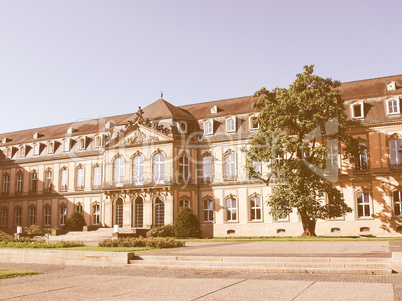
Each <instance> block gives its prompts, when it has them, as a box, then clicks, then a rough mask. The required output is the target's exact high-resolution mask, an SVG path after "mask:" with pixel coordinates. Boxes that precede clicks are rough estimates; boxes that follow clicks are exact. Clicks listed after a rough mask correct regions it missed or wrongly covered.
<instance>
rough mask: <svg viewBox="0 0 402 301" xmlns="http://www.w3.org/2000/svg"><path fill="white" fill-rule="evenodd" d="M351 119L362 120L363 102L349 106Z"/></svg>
mask: <svg viewBox="0 0 402 301" xmlns="http://www.w3.org/2000/svg"><path fill="white" fill-rule="evenodd" d="M350 109H351V112H352V118H355V119H358V118H364V104H363V102H357V103H353V104H351V106H350Z"/></svg>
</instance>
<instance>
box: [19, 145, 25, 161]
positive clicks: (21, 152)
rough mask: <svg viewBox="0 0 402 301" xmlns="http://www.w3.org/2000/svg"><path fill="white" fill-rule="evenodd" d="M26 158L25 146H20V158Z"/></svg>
mask: <svg viewBox="0 0 402 301" xmlns="http://www.w3.org/2000/svg"><path fill="white" fill-rule="evenodd" d="M25 156H26V145H20V158H24V157H25Z"/></svg>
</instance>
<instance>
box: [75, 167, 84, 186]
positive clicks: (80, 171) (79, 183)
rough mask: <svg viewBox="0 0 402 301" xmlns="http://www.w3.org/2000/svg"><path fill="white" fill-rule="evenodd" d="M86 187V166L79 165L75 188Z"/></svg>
mask: <svg viewBox="0 0 402 301" xmlns="http://www.w3.org/2000/svg"><path fill="white" fill-rule="evenodd" d="M84 187H85V169H84V166H78V167H77V168H76V182H75V189H76V190H83V189H84Z"/></svg>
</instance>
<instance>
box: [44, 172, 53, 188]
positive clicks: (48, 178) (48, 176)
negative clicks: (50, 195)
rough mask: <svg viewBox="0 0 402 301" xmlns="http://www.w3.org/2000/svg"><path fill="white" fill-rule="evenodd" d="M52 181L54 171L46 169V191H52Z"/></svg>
mask: <svg viewBox="0 0 402 301" xmlns="http://www.w3.org/2000/svg"><path fill="white" fill-rule="evenodd" d="M52 181H53V171H52V170H51V169H50V168H48V169H46V171H45V191H46V192H51V191H52V186H53V185H52Z"/></svg>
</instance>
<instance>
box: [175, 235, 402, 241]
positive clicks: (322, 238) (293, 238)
mask: <svg viewBox="0 0 402 301" xmlns="http://www.w3.org/2000/svg"><path fill="white" fill-rule="evenodd" d="M178 240H180V241H184V242H186V241H200V242H207V241H216V242H224V241H243V242H244V241H389V240H402V236H401V237H330V236H315V237H299V236H287V237H276V236H272V237H214V238H202V239H200V238H187V239H178Z"/></svg>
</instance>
